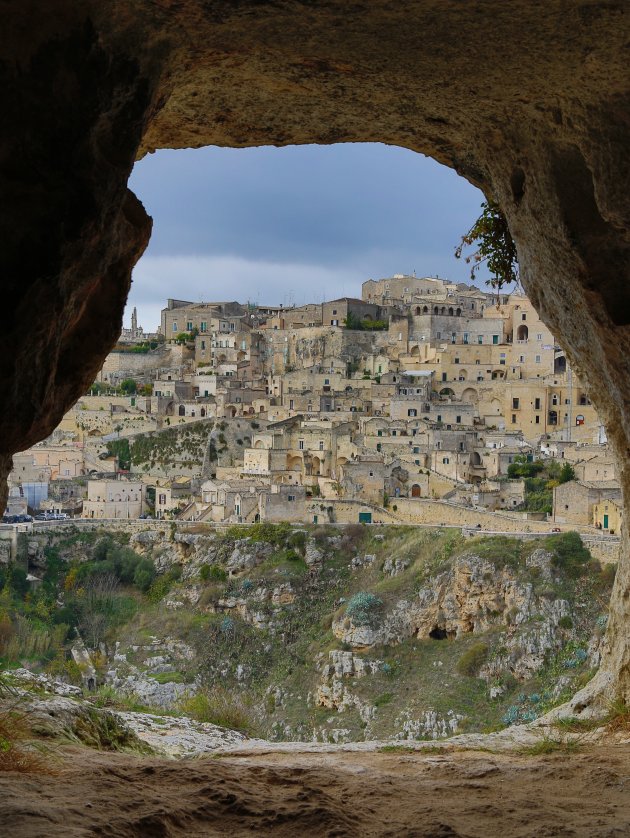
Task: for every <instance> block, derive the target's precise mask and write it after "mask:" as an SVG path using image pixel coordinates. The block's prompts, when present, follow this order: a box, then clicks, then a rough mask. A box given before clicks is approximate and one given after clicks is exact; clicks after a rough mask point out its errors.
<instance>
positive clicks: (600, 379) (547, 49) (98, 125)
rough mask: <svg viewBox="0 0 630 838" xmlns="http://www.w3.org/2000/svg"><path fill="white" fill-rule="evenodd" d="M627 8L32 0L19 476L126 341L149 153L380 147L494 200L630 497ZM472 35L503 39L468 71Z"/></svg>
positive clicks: (14, 143) (626, 685)
mask: <svg viewBox="0 0 630 838" xmlns="http://www.w3.org/2000/svg"><path fill="white" fill-rule="evenodd" d="M625 7H626V4H625V3H624V2H623V0H609V2H607V3H605V4H604V3H600V2H595V0H584V2H581V3H574V4H567V3H566V2H565V0H548V2H546V3H545V4H532V3H529V2H527V0H514V2H513V3H510V4H492V5H491V6H490V5H487V6H479V5H478V4H476V3H454V2H446V3H445V4H444V5H442V6H441V7H440V9H439V13H437V12H436V7H435V4H434V3H433V2H432V0H416V2H413V3H411V2H405V1H404V0H402V2H400V3H398V4H391V3H390V2H388V0H370V2H368V1H367V0H358V2H356V3H355V4H354V5H353V9H352V14H351V15H349V14H348V12H347V7H346V5H345V4H343V3H342V2H341V0H338V2H330V3H327V4H325V5H322V6H321V7H320V6H318V5H316V4H304V3H298V2H292V0H287V2H285V3H282V4H275V5H274V4H261V3H259V2H254V0H243V2H239V3H238V4H235V3H232V2H227V0H217V2H216V3H212V4H205V5H204V4H200V3H196V2H191V3H179V4H172V3H170V2H167V0H157V2H152V3H150V4H149V2H148V0H145V2H143V0H140V2H138V3H136V4H134V5H133V6H132V7H131V8H130V7H129V5H128V4H123V3H121V2H115V0H112V2H110V3H103V2H102V0H86V2H84V3H81V4H77V3H75V2H72V0H59V2H57V3H55V4H47V5H46V6H45V7H44V8H43V9H41V10H38V15H37V17H34V16H33V14H32V7H31V5H30V4H29V3H24V4H14V7H13V8H11V9H10V10H9V11H8V12H7V14H6V17H5V20H4V26H3V32H2V36H1V37H2V39H3V41H4V44H3V56H4V58H5V60H4V62H3V63H2V66H1V69H0V74H1V77H2V82H3V84H2V85H1V86H0V90H2V94H1V95H2V96H3V97H4V99H3V116H4V119H3V126H4V127H3V128H2V129H1V130H2V140H3V142H2V145H1V146H0V148H1V149H2V151H1V153H0V183H1V185H2V190H1V194H2V195H3V198H4V205H3V208H4V212H3V213H2V214H1V215H0V232H1V234H2V241H3V248H2V255H1V256H0V259H1V267H2V271H1V273H0V275H1V276H2V278H3V280H2V281H3V291H4V310H5V311H6V312H10V315H11V316H10V317H8V318H5V328H4V329H3V330H2V331H1V332H0V346H1V348H2V350H3V351H2V352H0V358H2V359H3V361H2V363H3V368H2V375H0V404H2V406H3V410H2V413H1V414H0V439H1V440H2V449H1V451H0V469H1V470H2V473H3V474H4V475H6V474H7V472H8V470H9V468H10V463H11V454H12V453H13V452H15V451H19V450H23V449H25V448H27V447H29V446H30V445H32V444H33V443H34V442H36V441H38V440H40V439H42V438H43V437H45V436H46V435H47V434H48V433H49V432H50V431H51V430H52V429H53V428H54V427H55V426H56V425H57V424H58V422H59V421H60V419H61V417H62V415H63V413H64V412H65V411H66V409H67V408H68V407H69V406H70V405H71V404H72V403H73V402H74V401H76V399H77V398H78V397H79V396H80V395H81V394H82V393H84V392H85V391H86V390H87V388H88V386H89V385H90V384H91V383H92V381H93V380H94V378H95V376H96V373H97V371H98V369H99V367H100V366H101V363H102V360H103V358H104V356H105V355H106V353H107V352H108V351H109V349H110V348H111V347H112V346H113V344H114V341H115V340H116V338H117V336H118V332H119V328H120V323H121V317H122V311H123V307H124V304H125V300H126V297H127V293H128V290H129V284H130V278H131V269H132V267H133V265H134V264H135V262H136V261H137V259H138V258H139V256H140V255H141V253H142V251H143V250H144V248H145V247H146V244H147V242H148V239H149V235H150V229H151V221H150V219H149V218H148V216H147V215H146V213H145V211H144V208H143V207H142V205H141V204H140V202H139V201H138V200H137V198H136V197H135V196H134V195H133V194H132V193H131V192H130V191H129V190H128V189H127V186H126V184H127V179H128V177H129V173H130V171H131V168H132V166H133V163H134V160H135V159H137V158H138V157H139V156H142V155H143V154H144V153H146V152H148V151H151V150H153V149H157V148H179V147H185V146H192V147H198V146H202V145H209V144H218V145H225V146H235V147H238V146H247V145H259V144H267V143H272V144H276V145H287V144H290V143H308V142H314V143H333V142H350V141H355V142H367V141H378V142H385V143H390V144H396V145H400V146H404V147H406V148H409V149H412V150H415V151H418V152H421V153H423V154H427V155H429V156H432V157H434V158H435V159H436V160H438V161H440V162H442V163H444V164H446V165H448V166H451V167H452V168H454V169H455V170H456V171H458V172H459V173H460V174H461V175H463V176H464V177H466V178H468V179H469V180H470V181H471V182H472V183H475V184H476V185H478V186H479V187H480V188H482V189H483V190H484V191H485V192H486V194H489V195H492V196H493V197H494V198H496V199H497V200H498V201H499V203H500V205H501V206H502V208H503V210H504V212H505V214H506V216H507V218H508V221H509V224H510V229H511V230H512V233H513V235H514V237H515V238H516V241H517V243H518V246H519V257H520V263H521V268H522V279H523V284H524V286H525V290H526V291H527V293H528V295H529V297H530V299H531V300H532V302H533V304H534V306H535V308H536V309H537V311H538V312H539V314H540V316H541V318H542V319H543V320H544V322H545V323H546V324H547V325H548V326H549V328H550V329H551V330H552V332H553V333H554V334H555V335H556V336H557V338H558V339H559V340H560V342H561V344H562V345H563V347H565V349H566V352H567V359H568V360H569V361H570V363H571V365H572V366H573V367H574V368H575V369H576V370H577V371H578V372H579V374H580V377H581V379H583V380H584V381H585V382H587V384H588V393H589V397H590V398H591V400H592V401H593V403H594V405H595V406H596V407H597V409H598V411H599V414H600V416H601V417H602V418H603V420H604V422H605V424H606V427H607V431H608V439H609V441H610V443H611V445H612V446H613V448H614V450H615V452H616V455H617V458H618V464H619V473H620V480H621V484H622V488H623V494H624V498H625V499H626V503H628V501H630V456H629V455H628V451H629V450H630V410H629V409H628V405H629V404H630V361H629V360H628V359H630V283H629V282H628V273H627V272H628V270H629V266H630V259H629V258H628V257H629V255H630V233H629V232H628V231H630V198H629V195H628V192H627V189H626V188H625V184H626V183H627V180H628V162H627V147H628V145H629V144H630V127H629V124H628V121H627V119H626V114H627V110H628V102H629V101H630V83H629V81H628V76H627V59H626V56H625V55H624V46H625V44H626V43H627V41H628V37H629V34H628V23H627V19H626V18H624V11H627V9H626V8H625ZM418 32H421V33H422V47H423V48H422V49H417V48H416V46H417V37H418V36H417V34H416V33H418ZM559 38H560V39H562V43H561V49H554V45H557V43H558V40H557V39H559ZM463 40H465V41H466V42H467V43H473V44H493V45H497V46H498V47H500V48H496V49H495V48H493V49H487V50H484V49H480V50H478V51H477V53H476V59H475V61H474V62H471V61H470V57H469V54H468V53H467V51H465V50H461V48H460V45H461V42H462V41H463ZM525 55H527V59H528V60H527V61H524V60H523V56H525ZM52 91H54V95H53V93H52ZM624 271H625V274H624ZM3 492H4V496H5V497H6V488H5V489H4V490H3ZM2 499H3V500H4V498H2ZM629 547H630V544H629V542H628V535H627V532H626V531H624V533H623V560H622V562H621V563H620V567H619V572H618V574H617V580H616V583H615V588H614V592H613V597H612V607H611V614H610V620H609V629H608V634H607V646H606V649H605V651H604V657H603V663H602V669H601V674H600V682H601V681H602V679H605V678H606V677H608V676H610V677H611V678H613V679H614V680H615V682H616V684H617V686H618V688H619V691H620V692H621V694H623V695H624V696H625V697H626V698H628V699H630V642H629V641H628V639H627V637H628V636H629V635H630V632H628V626H629V625H630V596H628V592H629V590H630V557H629V552H630V550H629ZM584 700H586V699H584ZM582 703H583V702H582Z"/></svg>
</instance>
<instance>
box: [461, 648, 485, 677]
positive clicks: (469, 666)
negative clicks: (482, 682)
mask: <svg viewBox="0 0 630 838" xmlns="http://www.w3.org/2000/svg"><path fill="white" fill-rule="evenodd" d="M489 651H490V650H489V648H488V645H487V643H475V644H474V646H471V647H470V649H467V650H466V651H465V652H464V654H463V655H462V656H461V658H460V659H459V660H458V661H457V671H458V672H459V674H460V675H467V676H468V677H470V678H476V677H477V675H478V674H479V670H480V669H481V667H482V666H483V665H484V663H485V662H486V660H487V658H488V652H489Z"/></svg>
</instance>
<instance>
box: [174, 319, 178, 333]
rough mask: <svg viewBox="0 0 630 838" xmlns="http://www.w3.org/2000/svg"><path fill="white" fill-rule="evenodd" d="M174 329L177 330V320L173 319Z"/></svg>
mask: <svg viewBox="0 0 630 838" xmlns="http://www.w3.org/2000/svg"><path fill="white" fill-rule="evenodd" d="M173 331H174V332H176V331H177V321H176V320H173Z"/></svg>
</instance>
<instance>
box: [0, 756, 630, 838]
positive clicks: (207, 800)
mask: <svg viewBox="0 0 630 838" xmlns="http://www.w3.org/2000/svg"><path fill="white" fill-rule="evenodd" d="M0 835H2V836H6V837H7V838H9V836H10V838H52V836H64V838H74V836H115V838H126V836H134V837H135V836H138V838H140V836H141V837H142V838H153V836H168V838H170V836H250V835H263V836H265V835H273V836H280V837H281V838H282V837H283V836H287V837H288V836H291V838H293V837H294V836H330V838H332V836H337V837H338V838H340V837H341V836H368V837H369V836H414V837H415V836H418V838H419V837H420V836H431V838H440V837H441V836H466V838H476V837H477V836H479V838H488V836H500V838H511V837H512V836H537V838H541V837H542V836H620V838H621V836H628V835H630V746H628V745H623V746H595V747H592V748H589V749H588V750H585V751H581V752H578V753H572V754H570V755H567V754H565V753H555V754H552V755H548V756H536V757H527V756H519V755H509V756H508V755H505V754H501V755H498V754H492V753H485V752H479V751H477V752H470V751H467V752H457V753H431V752H429V753H428V754H427V753H425V754H423V753H409V754H407V753H401V752H397V753H344V752H339V753H332V754H331V753H325V754H283V753H267V754H265V753H262V754H261V753H248V754H239V755H237V756H235V755H230V756H227V757H221V758H210V759H194V760H178V761H176V760H164V759H157V758H155V757H146V758H142V757H135V756H129V755H125V754H112V753H103V752H96V751H90V750H87V749H84V748H78V747H77V748H65V749H64V750H63V751H60V752H59V755H58V761H57V762H56V773H55V774H54V775H52V776H51V775H49V774H39V775H36V774H30V775H24V774H13V773H0Z"/></svg>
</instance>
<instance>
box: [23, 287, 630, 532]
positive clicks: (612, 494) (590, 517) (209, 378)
mask: <svg viewBox="0 0 630 838" xmlns="http://www.w3.org/2000/svg"><path fill="white" fill-rule="evenodd" d="M9 484H10V496H9V504H8V507H7V513H6V514H7V515H9V516H14V518H15V516H17V517H18V518H19V517H20V516H26V515H28V514H32V515H39V517H40V518H41V517H47V518H51V519H55V516H63V517H66V516H67V517H83V518H89V519H117V518H127V519H132V518H133V519H137V518H147V517H151V518H165V519H180V520H185V521H199V522H215V523H222V522H227V523H254V522H258V521H268V522H278V521H289V522H294V523H300V522H301V523H314V524H324V523H357V522H363V523H407V524H409V523H411V524H413V523H426V524H441V523H446V524H456V525H462V526H471V527H478V528H483V529H495V530H502V531H503V530H505V531H514V532H516V531H519V530H523V529H528V528H529V526H530V524H528V523H526V522H530V523H531V522H532V521H534V522H536V527H537V529H539V530H541V531H544V530H545V528H546V529H548V530H550V529H556V528H557V525H560V526H561V527H562V528H564V527H565V525H568V526H570V527H571V528H579V529H583V530H584V531H586V532H588V531H589V530H591V529H592V530H593V532H596V531H602V532H607V533H611V534H618V533H619V529H620V525H621V515H622V510H621V500H620V498H621V492H620V488H619V483H618V481H617V475H616V473H615V464H614V461H613V458H612V455H611V453H610V452H609V450H608V448H607V445H606V439H605V435H604V433H603V429H602V426H601V423H600V421H599V419H598V417H597V414H596V412H595V409H594V407H593V405H592V404H591V403H590V401H589V399H588V396H587V394H586V390H585V387H584V385H583V382H582V381H580V379H579V377H578V375H577V374H576V373H575V372H574V371H573V370H572V369H571V367H570V366H569V365H568V363H567V360H566V356H565V354H564V351H563V350H562V348H561V347H560V346H559V345H558V344H557V341H556V340H555V338H554V336H553V335H552V334H551V333H550V331H549V329H548V328H547V327H546V326H545V325H544V324H543V323H542V322H541V320H540V319H539V317H538V315H537V314H536V311H535V310H534V308H533V306H532V303H531V302H530V300H529V299H528V298H527V297H526V296H524V295H523V294H522V293H512V294H503V293H499V294H498V295H497V293H488V292H485V291H482V290H480V289H478V288H476V287H474V286H468V285H465V284H457V283H453V282H449V281H447V280H444V279H439V278H437V277H416V276H415V275H414V276H406V275H400V274H396V275H394V276H392V277H390V278H385V279H378V280H373V279H370V280H368V281H366V282H364V283H363V286H362V289H361V297H360V298H358V297H357V298H352V297H343V298H341V299H336V300H331V301H328V302H324V303H321V304H315V303H309V304H307V305H302V306H293V307H283V306H278V307H272V306H259V305H251V304H243V303H239V302H225V301H222V302H189V301H185V300H177V299H169V300H168V302H167V305H166V307H165V308H164V309H163V310H162V313H161V323H160V326H159V328H158V330H157V331H156V332H155V333H145V332H144V330H143V329H142V328H140V327H139V326H138V323H137V315H136V312H135V310H134V313H133V317H132V323H131V328H127V329H123V331H122V334H121V336H120V340H119V343H118V345H117V346H116V347H115V349H114V350H113V351H112V352H111V353H110V355H109V356H108V357H107V359H106V361H105V363H104V365H103V368H102V370H101V371H100V373H99V375H98V378H97V380H96V381H95V382H94V384H93V386H92V387H91V388H90V391H89V392H88V393H86V394H85V395H84V396H83V398H81V399H80V400H79V402H78V403H77V404H76V405H75V406H74V407H73V408H72V410H70V411H69V412H68V413H67V414H66V415H65V416H64V418H63V420H62V422H61V423H60V425H59V426H58V428H57V429H56V430H55V431H54V433H53V434H52V435H51V436H50V437H49V438H48V439H47V440H45V441H43V442H41V443H39V444H37V445H35V446H34V447H33V448H31V449H29V450H28V451H25V452H23V453H21V454H18V455H16V456H15V457H14V468H13V471H12V473H11V476H10V481H9Z"/></svg>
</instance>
